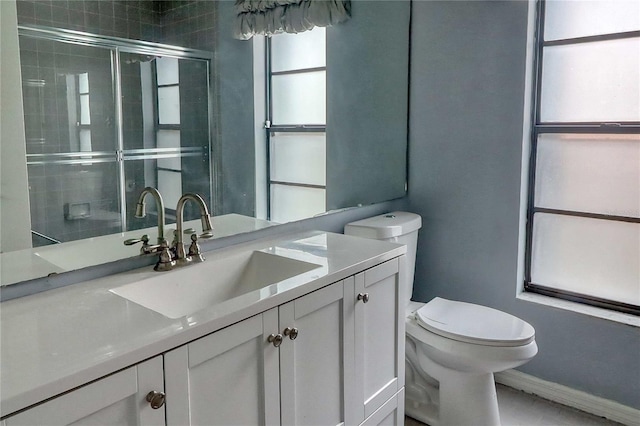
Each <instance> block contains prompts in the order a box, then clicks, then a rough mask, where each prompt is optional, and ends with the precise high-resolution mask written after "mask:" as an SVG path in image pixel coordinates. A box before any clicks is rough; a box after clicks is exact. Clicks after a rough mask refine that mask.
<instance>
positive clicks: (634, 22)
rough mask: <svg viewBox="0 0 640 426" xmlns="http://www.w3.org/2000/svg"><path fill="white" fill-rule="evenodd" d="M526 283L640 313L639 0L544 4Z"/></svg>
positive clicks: (541, 290)
mask: <svg viewBox="0 0 640 426" xmlns="http://www.w3.org/2000/svg"><path fill="white" fill-rule="evenodd" d="M537 19H538V27H537V47H536V65H535V66H536V73H535V74H536V84H535V93H534V96H535V98H534V99H535V101H534V103H533V104H534V111H533V126H532V139H531V147H532V151H531V160H530V161H531V163H530V169H529V170H530V171H529V173H530V176H529V203H528V213H527V215H528V216H527V253H526V256H527V257H526V271H525V275H526V276H525V289H526V290H527V291H532V292H537V293H541V294H546V295H550V296H555V297H560V298H564V299H568V300H573V301H577V302H581V303H586V304H591V305H595V306H600V307H605V308H610V309H615V310H618V311H622V312H627V313H633V314H636V315H639V314H640V2H638V1H637V0H632V1H624V0H621V1H606V0H601V1H579V2H578V1H562V0H554V1H550V0H547V1H544V0H541V1H540V2H539V4H538V17H537Z"/></svg>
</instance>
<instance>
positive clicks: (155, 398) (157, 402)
mask: <svg viewBox="0 0 640 426" xmlns="http://www.w3.org/2000/svg"><path fill="white" fill-rule="evenodd" d="M165 399H166V395H165V394H164V392H158V391H151V392H149V393H148V394H147V402H148V403H149V405H151V408H153V409H154V410H157V409H158V408H160V407H162V406H163V405H164V400H165Z"/></svg>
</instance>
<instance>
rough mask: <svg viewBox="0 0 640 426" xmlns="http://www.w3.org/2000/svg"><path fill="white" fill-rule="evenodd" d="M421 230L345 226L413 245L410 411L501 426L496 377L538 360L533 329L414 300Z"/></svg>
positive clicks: (383, 223)
mask: <svg viewBox="0 0 640 426" xmlns="http://www.w3.org/2000/svg"><path fill="white" fill-rule="evenodd" d="M421 226H422V220H421V218H420V216H419V215H417V214H414V213H407V212H393V213H389V214H384V215H381V216H375V217H371V218H367V219H363V220H359V221H356V222H352V223H349V224H347V225H346V226H345V228H344V233H345V234H346V235H353V236H358V237H363V238H372V239H378V240H384V241H389V242H394V243H399V244H405V245H406V246H407V262H406V267H407V271H406V273H405V277H406V282H404V283H403V284H402V285H404V286H405V292H404V294H405V297H406V301H405V302H406V303H405V306H406V309H405V314H406V317H405V326H406V355H405V365H406V369H405V371H406V378H405V413H406V414H407V415H408V416H409V417H413V418H415V419H417V420H420V421H422V422H424V423H427V424H428V425H431V426H441V425H442V426H444V425H451V426H464V425H500V414H499V411H498V400H497V397H496V387H495V382H494V378H493V374H494V373H496V372H500V371H504V370H507V369H510V368H514V367H517V366H519V365H522V364H524V363H526V362H528V361H529V360H530V359H531V358H533V357H534V356H535V355H536V353H537V352H538V346H537V345H536V342H535V330H534V328H533V327H532V326H531V325H530V324H528V323H527V322H525V321H523V320H521V319H520V318H517V317H515V316H513V315H510V314H507V313H506V312H502V311H499V310H496V309H492V308H489V307H486V306H480V305H475V304H472V303H465V302H460V301H454V300H447V299H443V298H440V297H436V298H434V299H433V300H431V301H429V302H428V303H422V302H414V301H411V295H412V291H413V277H414V271H415V258H416V249H417V241H418V230H419V229H420V227H421Z"/></svg>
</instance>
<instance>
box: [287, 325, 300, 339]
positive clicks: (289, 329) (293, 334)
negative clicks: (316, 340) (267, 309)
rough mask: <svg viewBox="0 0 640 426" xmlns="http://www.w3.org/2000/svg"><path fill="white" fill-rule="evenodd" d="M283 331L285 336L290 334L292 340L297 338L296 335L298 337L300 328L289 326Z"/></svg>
mask: <svg viewBox="0 0 640 426" xmlns="http://www.w3.org/2000/svg"><path fill="white" fill-rule="evenodd" d="M283 333H284V335H285V336H289V339H291V340H296V337H298V329H297V328H296V327H287V328H285V329H284V331H283Z"/></svg>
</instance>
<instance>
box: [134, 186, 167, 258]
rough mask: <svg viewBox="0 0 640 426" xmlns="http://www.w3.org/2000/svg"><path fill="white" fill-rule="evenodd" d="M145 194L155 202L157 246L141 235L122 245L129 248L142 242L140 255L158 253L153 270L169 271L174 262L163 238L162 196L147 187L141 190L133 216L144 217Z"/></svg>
mask: <svg viewBox="0 0 640 426" xmlns="http://www.w3.org/2000/svg"><path fill="white" fill-rule="evenodd" d="M147 194H151V195H152V196H153V198H154V199H155V200H156V208H157V209H158V244H156V245H151V244H149V237H148V236H147V235H143V236H142V238H139V239H138V238H132V239H129V240H126V241H125V242H124V245H126V246H130V245H133V244H137V243H139V242H142V248H141V249H140V254H150V253H158V262H157V263H156V266H155V267H154V268H153V269H154V270H156V271H170V270H171V269H172V268H173V267H174V266H175V265H176V261H175V260H173V255H172V254H171V251H170V250H169V244H168V243H167V240H165V238H164V203H163V202H162V195H160V192H158V190H157V189H155V188H153V187H150V186H148V187H146V188H145V189H143V190H142V192H141V193H140V197H139V198H138V204H136V213H135V216H136V217H139V218H142V217H145V215H146V213H145V203H144V199H145V197H146V196H147Z"/></svg>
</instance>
